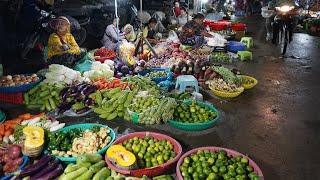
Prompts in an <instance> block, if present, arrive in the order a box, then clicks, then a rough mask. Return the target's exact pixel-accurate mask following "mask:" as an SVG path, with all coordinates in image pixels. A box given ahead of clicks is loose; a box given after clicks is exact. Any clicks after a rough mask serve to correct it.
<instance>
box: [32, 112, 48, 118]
mask: <svg viewBox="0 0 320 180" xmlns="http://www.w3.org/2000/svg"><path fill="white" fill-rule="evenodd" d="M44 115H45V113H44V112H42V113H39V114H36V115H33V116H32V117H31V118H30V119H33V118H36V117H42V116H44Z"/></svg>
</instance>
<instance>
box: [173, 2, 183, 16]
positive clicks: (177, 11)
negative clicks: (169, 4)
mask: <svg viewBox="0 0 320 180" xmlns="http://www.w3.org/2000/svg"><path fill="white" fill-rule="evenodd" d="M180 14H181V8H180V3H179V2H178V1H175V2H174V7H173V15H174V17H176V18H177V17H179V16H180Z"/></svg>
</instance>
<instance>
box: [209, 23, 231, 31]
mask: <svg viewBox="0 0 320 180" xmlns="http://www.w3.org/2000/svg"><path fill="white" fill-rule="evenodd" d="M227 27H228V26H227V25H226V24H224V23H211V25H210V28H211V30H213V31H223V30H226V29H227Z"/></svg>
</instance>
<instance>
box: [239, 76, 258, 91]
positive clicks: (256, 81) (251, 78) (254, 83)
mask: <svg viewBox="0 0 320 180" xmlns="http://www.w3.org/2000/svg"><path fill="white" fill-rule="evenodd" d="M241 78H242V79H243V80H252V81H253V83H251V84H242V86H243V87H244V89H251V88H253V87H254V86H256V85H257V84H258V80H257V79H256V78H254V77H251V76H245V75H241Z"/></svg>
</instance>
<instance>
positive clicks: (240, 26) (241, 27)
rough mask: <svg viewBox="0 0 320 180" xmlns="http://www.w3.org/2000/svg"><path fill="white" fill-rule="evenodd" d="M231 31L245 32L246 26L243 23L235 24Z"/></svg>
mask: <svg viewBox="0 0 320 180" xmlns="http://www.w3.org/2000/svg"><path fill="white" fill-rule="evenodd" d="M231 29H232V31H245V30H247V25H246V24H243V23H235V24H232V25H231Z"/></svg>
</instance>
